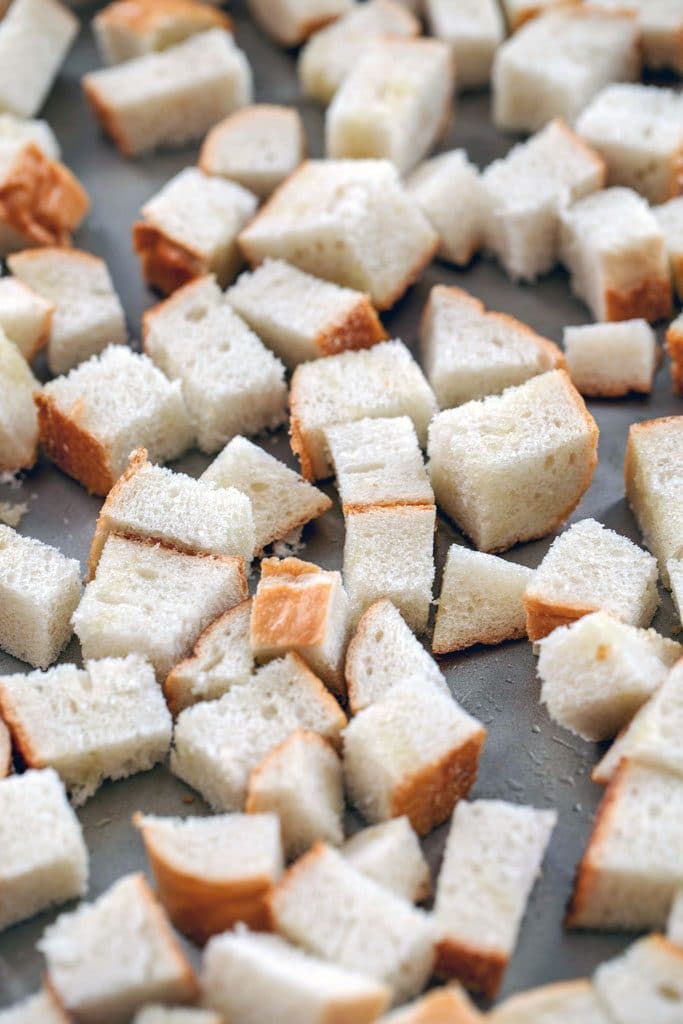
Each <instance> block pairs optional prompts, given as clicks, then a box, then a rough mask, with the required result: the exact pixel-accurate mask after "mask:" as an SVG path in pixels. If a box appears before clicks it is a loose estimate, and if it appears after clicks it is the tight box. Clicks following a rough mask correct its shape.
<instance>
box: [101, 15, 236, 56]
mask: <svg viewBox="0 0 683 1024" xmlns="http://www.w3.org/2000/svg"><path fill="white" fill-rule="evenodd" d="M211 28H223V29H226V30H227V31H228V32H229V31H230V30H231V28H232V21H231V20H230V18H229V17H228V15H227V14H224V13H223V11H217V10H216V9H215V8H214V7H211V5H210V4H203V3H197V2H196V0H134V2H133V3H129V2H126V0H114V3H109V4H107V6H106V7H104V8H102V10H100V11H98V13H97V14H96V15H95V17H94V18H93V20H92V29H93V32H94V34H95V42H96V44H97V49H98V51H99V54H100V57H101V58H102V61H103V63H105V64H121V63H122V62H123V61H126V60H133V58H134V57H142V55H143V54H145V53H154V52H156V51H158V50H166V49H168V47H169V46H175V45H176V44H177V43H181V42H182V41H183V40H184V39H188V38H189V37H190V36H194V35H196V34H197V33H198V32H207V31H208V30H209V29H211Z"/></svg>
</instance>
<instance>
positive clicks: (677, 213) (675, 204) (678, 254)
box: [0, 196, 683, 340]
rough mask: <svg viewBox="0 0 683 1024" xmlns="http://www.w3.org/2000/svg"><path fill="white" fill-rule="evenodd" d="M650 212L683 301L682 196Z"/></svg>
mask: <svg viewBox="0 0 683 1024" xmlns="http://www.w3.org/2000/svg"><path fill="white" fill-rule="evenodd" d="M652 212H653V213H654V215H655V217H656V218H657V222H658V224H659V226H660V228H661V229H662V232H663V234H664V242H665V245H666V250H667V252H668V254H669V265H670V268H671V277H672V280H673V284H674V288H675V289H676V294H677V295H678V298H679V299H683V196H678V197H677V198H676V199H670V200H669V201H668V203H663V204H662V205H661V206H656V207H655V208H654V209H653V211H652ZM0 315H1V312H0ZM10 337H11V335H10ZM12 340H14V339H12Z"/></svg>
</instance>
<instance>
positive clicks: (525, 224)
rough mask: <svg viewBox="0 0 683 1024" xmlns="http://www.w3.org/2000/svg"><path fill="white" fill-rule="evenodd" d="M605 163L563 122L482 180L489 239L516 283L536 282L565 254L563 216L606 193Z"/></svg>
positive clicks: (515, 151) (544, 131) (494, 167)
mask: <svg viewBox="0 0 683 1024" xmlns="http://www.w3.org/2000/svg"><path fill="white" fill-rule="evenodd" d="M605 178H606V168H605V162H604V160H603V159H602V157H601V156H599V155H598V153H596V152H595V151H594V150H592V149H591V148H590V147H589V146H587V145H586V143H585V142H583V141H582V140H581V139H580V138H579V136H578V135H576V134H575V133H574V132H573V131H571V129H570V128H569V127H568V126H567V125H566V124H565V122H564V121H563V120H562V119H561V118H555V119H554V120H552V121H551V122H550V123H549V124H548V125H546V127H545V128H543V129H542V130H541V131H539V132H537V134H536V135H534V136H532V138H530V139H529V140H528V141H527V142H520V143H518V144H517V145H516V146H513V147H512V149H511V150H510V151H509V153H508V154H507V155H506V156H505V157H503V158H502V159H499V160H494V161H493V162H492V163H491V164H489V166H488V167H487V168H486V170H485V171H484V173H483V175H482V179H481V183H482V187H483V191H484V237H485V242H486V245H487V247H488V248H489V249H490V250H491V251H492V252H493V253H494V254H495V255H496V257H497V258H498V259H499V260H500V262H501V263H502V265H503V267H504V268H505V270H506V271H507V273H508V274H509V276H510V277H511V278H512V279H513V281H517V280H522V281H533V280H535V279H536V278H537V277H538V276H539V275H541V274H545V273H547V272H548V271H549V270H552V268H553V267H554V265H555V264H556V263H557V260H558V257H559V254H560V213H561V212H562V211H563V210H564V209H566V207H567V206H568V205H569V204H570V203H572V202H574V201H575V200H577V199H581V198H582V197H583V196H586V195H590V193H592V192H595V191H597V190H598V189H601V188H603V186H604V184H605Z"/></svg>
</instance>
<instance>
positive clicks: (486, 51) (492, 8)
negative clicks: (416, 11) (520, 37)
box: [425, 0, 505, 90]
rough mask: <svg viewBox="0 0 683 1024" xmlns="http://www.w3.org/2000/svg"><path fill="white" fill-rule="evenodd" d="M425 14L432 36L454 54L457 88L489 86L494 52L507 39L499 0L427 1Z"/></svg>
mask: <svg viewBox="0 0 683 1024" xmlns="http://www.w3.org/2000/svg"><path fill="white" fill-rule="evenodd" d="M425 15H426V18H427V24H428V25H429V29H430V32H431V34H432V35H434V36H436V37H437V39H442V40H443V41H444V42H446V43H448V44H449V45H450V47H451V49H452V51H453V55H454V57H455V67H456V70H457V79H458V89H460V90H463V89H476V88H477V87H479V86H483V85H488V83H489V80H490V78H491V65H492V64H493V58H494V55H495V52H496V50H497V49H498V47H499V46H500V44H501V43H502V42H503V39H504V38H505V25H504V23H503V16H502V14H501V12H500V7H499V6H498V3H497V0H459V2H458V3H453V2H452V0H426V2H425Z"/></svg>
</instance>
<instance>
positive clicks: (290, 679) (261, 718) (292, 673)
mask: <svg viewBox="0 0 683 1024" xmlns="http://www.w3.org/2000/svg"><path fill="white" fill-rule="evenodd" d="M345 724H346V716H345V715H344V713H343V711H342V710H341V708H340V707H339V705H338V704H337V702H336V700H335V699H334V697H332V695H331V694H330V693H329V692H328V691H327V690H326V689H325V686H324V685H323V683H322V682H321V681H320V680H319V679H318V677H317V676H315V675H313V673H312V672H311V670H310V669H309V668H308V666H307V665H306V663H305V662H304V661H302V659H301V658H300V657H299V656H298V655H297V654H287V655H286V656H285V657H284V658H280V659H279V660H277V661H271V662H269V663H268V664H267V665H264V666H263V668H260V669H259V670H258V671H257V672H256V673H255V674H254V675H253V677H252V678H251V680H249V681H248V682H246V683H244V684H243V685H242V686H235V687H233V688H232V689H231V690H230V691H229V692H228V693H226V694H225V695H224V696H223V697H221V698H220V700H216V701H208V702H203V703H201V704H195V705H194V707H191V708H187V709H186V710H185V711H183V712H182V713H181V714H180V715H179V716H178V720H177V722H176V727H175V733H174V737H173V750H172V752H171V771H172V772H174V774H175V775H177V776H178V777H179V778H181V779H182V780H183V781H184V782H187V784H188V785H190V786H192V787H193V788H194V789H197V790H198V791H199V792H200V793H201V794H202V796H203V797H204V799H205V800H206V802H207V803H208V804H209V806H210V807H211V808H212V809H213V810H214V811H236V810H241V809H242V808H243V806H244V802H245V799H246V795H247V786H248V782H249V775H250V773H251V771H252V769H253V768H255V767H256V765H257V764H258V763H259V761H260V760H261V759H262V758H264V757H265V756H266V754H267V753H268V752H269V751H271V750H272V749H273V748H274V747H276V746H277V745H278V744H279V743H282V742H283V740H286V739H287V737H288V736H290V735H291V734H292V733H293V732H295V731H296V730H297V729H300V728H303V729H309V730H311V731H312V732H317V733H319V734H320V735H321V736H323V737H324V738H325V739H328V740H329V741H330V742H331V743H332V744H333V746H335V747H338V746H339V744H340V736H341V730H342V729H343V727H344V725H345Z"/></svg>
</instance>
